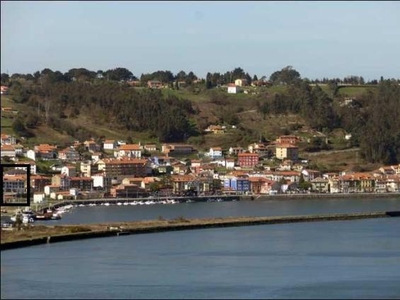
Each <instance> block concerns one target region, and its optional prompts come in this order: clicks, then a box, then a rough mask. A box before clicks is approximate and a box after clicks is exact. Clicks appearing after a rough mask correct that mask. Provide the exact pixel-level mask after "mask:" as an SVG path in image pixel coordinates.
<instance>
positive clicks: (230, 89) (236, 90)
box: [228, 85, 240, 94]
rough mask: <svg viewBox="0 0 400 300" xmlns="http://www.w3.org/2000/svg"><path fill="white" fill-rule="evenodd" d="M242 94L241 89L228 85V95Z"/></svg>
mask: <svg viewBox="0 0 400 300" xmlns="http://www.w3.org/2000/svg"><path fill="white" fill-rule="evenodd" d="M239 92H240V87H239V86H236V85H228V94H237V93H239Z"/></svg>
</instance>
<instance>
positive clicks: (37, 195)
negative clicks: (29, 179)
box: [33, 193, 45, 203]
mask: <svg viewBox="0 0 400 300" xmlns="http://www.w3.org/2000/svg"><path fill="white" fill-rule="evenodd" d="M44 197H45V194H43V193H34V194H33V203H42V202H43V200H44Z"/></svg>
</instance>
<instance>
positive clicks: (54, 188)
mask: <svg viewBox="0 0 400 300" xmlns="http://www.w3.org/2000/svg"><path fill="white" fill-rule="evenodd" d="M59 190H60V186H59V185H55V184H53V185H46V186H45V187H44V193H45V195H47V196H50V194H51V193H54V192H58V191H59Z"/></svg>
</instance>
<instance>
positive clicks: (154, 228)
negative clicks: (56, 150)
mask: <svg viewBox="0 0 400 300" xmlns="http://www.w3.org/2000/svg"><path fill="white" fill-rule="evenodd" d="M398 216H400V212H372V213H353V214H330V215H305V216H285V217H240V218H212V219H185V218H183V217H180V218H176V219H172V220H163V219H159V220H152V221H136V222H120V223H103V224H90V225H64V226H45V225H39V226H37V225H31V226H29V225H28V226H26V227H23V229H22V230H19V231H18V230H16V229H14V230H2V234H1V250H8V249H15V248H21V247H27V246H33V245H39V244H46V243H54V242H63V241H72V240H79V239H87V238H98V237H111V236H119V235H128V234H140V233H153V232H165V231H176V230H189V229H205V228H218V227H234V226H251V225H267V224H283V223H295V222H316V221H338V220H356V219H367V218H386V217H398Z"/></svg>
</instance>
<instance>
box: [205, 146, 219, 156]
mask: <svg viewBox="0 0 400 300" xmlns="http://www.w3.org/2000/svg"><path fill="white" fill-rule="evenodd" d="M208 156H209V157H211V158H220V157H222V149H221V148H220V147H213V148H210V150H209V151H208Z"/></svg>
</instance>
